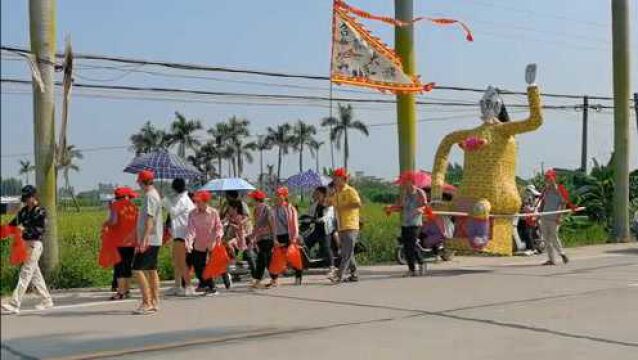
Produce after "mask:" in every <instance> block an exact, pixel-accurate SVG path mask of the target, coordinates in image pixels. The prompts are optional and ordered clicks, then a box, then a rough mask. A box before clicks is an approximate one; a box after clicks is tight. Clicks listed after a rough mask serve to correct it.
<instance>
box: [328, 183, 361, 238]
mask: <svg viewBox="0 0 638 360" xmlns="http://www.w3.org/2000/svg"><path fill="white" fill-rule="evenodd" d="M330 200H331V203H332V205H333V206H334V207H335V209H336V210H337V223H338V224H337V225H338V229H339V231H348V230H359V208H360V207H361V198H360V197H359V193H358V192H357V190H356V189H355V188H353V187H352V186H350V185H348V184H345V185H344V186H343V188H342V189H341V190H338V189H337V193H336V194H335V195H333V196H332V197H331V199H330Z"/></svg>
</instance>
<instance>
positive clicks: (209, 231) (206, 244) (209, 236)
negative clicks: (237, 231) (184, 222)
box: [185, 199, 224, 252]
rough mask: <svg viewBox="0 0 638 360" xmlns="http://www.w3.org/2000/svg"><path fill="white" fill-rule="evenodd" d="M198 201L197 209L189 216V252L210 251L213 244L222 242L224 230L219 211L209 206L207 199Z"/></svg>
mask: <svg viewBox="0 0 638 360" xmlns="http://www.w3.org/2000/svg"><path fill="white" fill-rule="evenodd" d="M201 200H202V201H197V202H196V203H197V208H196V209H195V210H193V211H191V213H190V214H189V215H188V233H187V235H186V239H185V240H186V246H187V248H188V250H189V252H190V251H191V250H193V249H195V250H197V251H210V250H212V248H213V244H214V243H217V242H219V241H221V239H222V237H223V236H224V228H223V226H222V222H221V220H220V219H219V213H218V212H217V210H215V209H213V208H212V207H210V206H208V204H207V201H205V200H206V199H201Z"/></svg>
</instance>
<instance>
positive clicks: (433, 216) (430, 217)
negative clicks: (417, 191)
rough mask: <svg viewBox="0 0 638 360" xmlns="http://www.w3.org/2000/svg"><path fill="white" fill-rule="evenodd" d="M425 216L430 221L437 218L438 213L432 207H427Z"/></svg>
mask: <svg viewBox="0 0 638 360" xmlns="http://www.w3.org/2000/svg"><path fill="white" fill-rule="evenodd" d="M425 217H426V218H427V219H428V221H433V220H435V219H436V214H435V213H434V211H432V207H430V206H426V207H425Z"/></svg>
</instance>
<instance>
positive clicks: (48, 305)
mask: <svg viewBox="0 0 638 360" xmlns="http://www.w3.org/2000/svg"><path fill="white" fill-rule="evenodd" d="M52 307H53V301H51V300H46V301H43V302H42V303H40V304H38V305H36V306H35V309H36V310H46V309H50V308H52Z"/></svg>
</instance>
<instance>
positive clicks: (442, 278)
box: [1, 244, 638, 360]
mask: <svg viewBox="0 0 638 360" xmlns="http://www.w3.org/2000/svg"><path fill="white" fill-rule="evenodd" d="M570 254H571V258H572V261H571V262H570V263H569V264H568V265H567V266H556V267H543V266H539V265H538V264H540V263H541V262H543V261H544V260H545V259H544V258H541V257H530V258H522V257H516V258H482V257H474V258H466V257H463V258H461V257H458V258H456V259H455V260H454V261H453V262H451V263H440V264H434V265H433V266H432V267H431V269H430V272H429V274H428V276H426V277H421V278H403V277H401V274H402V273H403V271H404V268H403V267H398V266H379V267H371V268H365V269H363V271H362V273H361V281H360V282H359V283H355V284H342V285H336V286H335V285H330V284H329V283H328V282H327V281H326V280H325V279H324V278H323V276H320V275H315V276H310V277H309V278H308V280H307V285H305V286H302V287H295V286H292V285H291V284H292V279H285V281H284V284H285V285H284V286H282V287H280V288H278V289H273V290H260V291H251V290H249V289H247V288H246V287H245V285H238V286H237V287H235V288H234V289H233V290H232V291H230V292H224V291H221V294H220V295H218V296H215V297H197V298H176V297H165V298H164V299H163V301H162V304H161V310H160V312H159V313H158V314H156V315H152V316H135V315H131V311H132V310H133V309H134V308H135V306H136V302H137V300H128V301H124V302H118V303H113V302H109V301H105V299H106V298H107V297H108V296H109V293H106V292H96V291H86V290H85V291H74V292H64V293H58V294H56V295H55V301H56V304H57V305H58V306H57V307H56V308H55V309H52V310H47V311H43V312H38V311H35V310H29V306H32V305H33V300H30V301H29V302H27V303H26V304H25V306H24V307H23V312H22V313H21V314H20V315H18V316H4V315H3V316H2V325H1V330H2V359H3V360H4V359H7V360H8V359H21V358H22V359H34V358H48V359H50V358H53V359H86V358H100V359H102V358H112V359H115V358H118V359H171V360H175V359H195V358H214V359H304V360H305V359H340V358H342V359H397V358H402V359H416V358H442V359H446V360H450V359H472V360H479V359H489V360H499V359H508V360H510V359H517V360H526V359H534V360H538V359H606V360H612V359H613V360H617V359H632V360H635V359H638V247H637V246H636V245H635V244H629V245H608V246H597V247H587V248H581V249H572V250H570Z"/></svg>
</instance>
